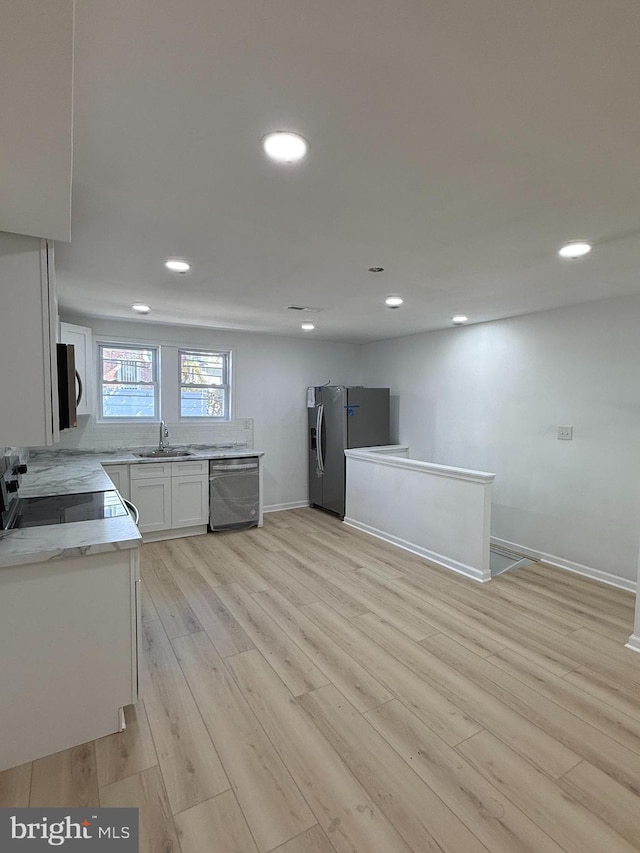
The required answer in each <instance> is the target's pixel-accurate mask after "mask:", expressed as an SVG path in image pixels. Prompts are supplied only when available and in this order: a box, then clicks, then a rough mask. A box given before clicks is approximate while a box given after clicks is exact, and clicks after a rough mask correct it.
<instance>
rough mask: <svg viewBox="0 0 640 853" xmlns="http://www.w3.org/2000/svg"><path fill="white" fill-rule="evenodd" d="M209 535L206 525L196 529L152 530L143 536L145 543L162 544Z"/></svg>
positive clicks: (198, 526) (197, 526)
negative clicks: (166, 540) (165, 540)
mask: <svg viewBox="0 0 640 853" xmlns="http://www.w3.org/2000/svg"><path fill="white" fill-rule="evenodd" d="M205 533H207V525H206V524H204V525H203V524H198V525H196V526H195V527H172V528H170V529H169V530H152V531H151V532H148V533H143V534H142V541H143V542H162V541H163V540H164V539H181V538H182V537H184V536H202V535H203V534H205Z"/></svg>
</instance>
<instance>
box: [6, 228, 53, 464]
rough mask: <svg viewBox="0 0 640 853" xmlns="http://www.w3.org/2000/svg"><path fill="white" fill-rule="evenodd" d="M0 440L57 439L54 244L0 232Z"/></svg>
mask: <svg viewBox="0 0 640 853" xmlns="http://www.w3.org/2000/svg"><path fill="white" fill-rule="evenodd" d="M0 283H1V289H2V308H1V310H0V364H2V400H3V403H2V406H1V407H0V445H3V446H4V445H7V446H10V445H15V446H20V447H25V446H42V445H50V444H53V443H54V442H56V441H58V439H59V437H60V434H59V429H58V427H59V421H58V377H57V360H56V349H55V347H56V331H57V329H56V327H57V323H58V317H57V313H58V312H57V302H56V289H55V275H54V268H53V246H52V245H51V244H49V243H47V241H45V240H39V239H38V238H37V237H25V236H22V235H19V234H5V233H0Z"/></svg>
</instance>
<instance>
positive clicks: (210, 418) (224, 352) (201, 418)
mask: <svg viewBox="0 0 640 853" xmlns="http://www.w3.org/2000/svg"><path fill="white" fill-rule="evenodd" d="M177 351H178V420H180V421H185V422H186V423H192V424H194V423H218V424H219V423H230V422H231V420H232V416H231V412H232V388H233V383H232V375H233V374H232V370H231V368H232V361H231V360H232V351H231V350H230V349H205V348H203V347H189V346H179V347H178V348H177ZM183 355H213V356H222V357H223V358H224V367H225V370H224V379H225V382H223V383H221V384H220V385H214V386H211V385H185V384H183V382H182V356H183ZM212 387H213V388H222V389H223V390H224V391H225V406H224V409H225V412H224V415H183V414H182V389H183V388H212Z"/></svg>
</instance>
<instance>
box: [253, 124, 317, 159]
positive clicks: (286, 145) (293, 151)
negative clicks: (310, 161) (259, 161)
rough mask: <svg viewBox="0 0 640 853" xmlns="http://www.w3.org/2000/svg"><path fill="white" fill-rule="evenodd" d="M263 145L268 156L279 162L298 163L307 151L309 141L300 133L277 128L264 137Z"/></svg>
mask: <svg viewBox="0 0 640 853" xmlns="http://www.w3.org/2000/svg"><path fill="white" fill-rule="evenodd" d="M262 147H263V148H264V152H265V154H266V155H267V157H271V159H272V160H276V161H277V162H278V163H297V162H299V161H300V160H302V158H303V157H304V156H305V154H306V153H307V149H308V148H309V143H308V142H307V140H306V139H305V138H304V137H303V136H300V134H298V133H291V132H290V131H288V130H277V131H275V132H274V133H268V134H267V135H266V136H263V137H262Z"/></svg>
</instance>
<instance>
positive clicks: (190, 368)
mask: <svg viewBox="0 0 640 853" xmlns="http://www.w3.org/2000/svg"><path fill="white" fill-rule="evenodd" d="M226 361H227V356H226V353H206V352H181V353H180V384H181V385H224V384H225V372H226ZM183 414H184V413H183Z"/></svg>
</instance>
